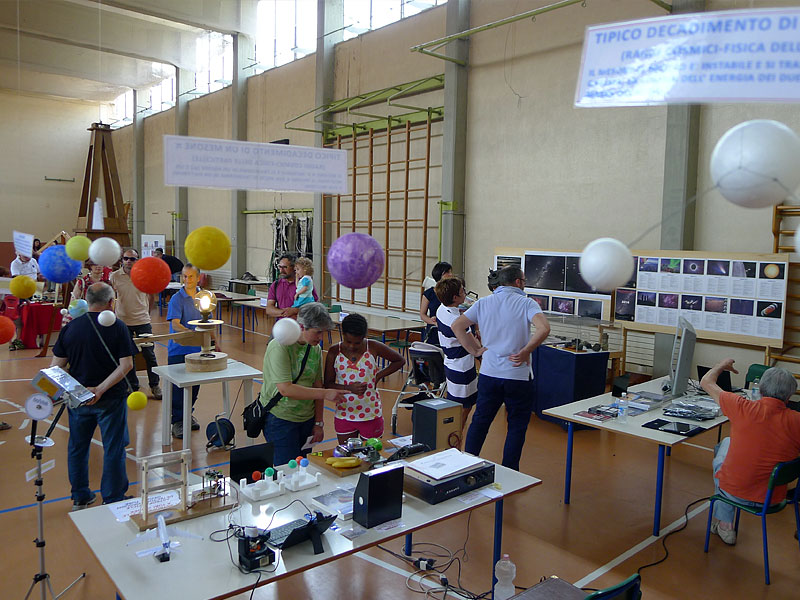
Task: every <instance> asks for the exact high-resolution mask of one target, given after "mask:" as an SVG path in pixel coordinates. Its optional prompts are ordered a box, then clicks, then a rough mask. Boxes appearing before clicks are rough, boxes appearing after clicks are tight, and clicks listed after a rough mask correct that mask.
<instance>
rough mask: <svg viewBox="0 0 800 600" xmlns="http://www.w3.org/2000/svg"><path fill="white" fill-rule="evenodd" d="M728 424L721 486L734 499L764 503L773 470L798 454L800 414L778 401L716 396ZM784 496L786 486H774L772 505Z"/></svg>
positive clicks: (730, 394)
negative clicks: (729, 440) (729, 434)
mask: <svg viewBox="0 0 800 600" xmlns="http://www.w3.org/2000/svg"><path fill="white" fill-rule="evenodd" d="M719 405H720V407H721V408H722V412H723V413H725V416H727V417H728V419H730V422H731V436H730V437H731V445H730V448H729V449H728V455H727V457H726V458H725V462H724V463H723V464H722V467H721V468H720V470H719V472H718V473H717V477H719V485H720V487H721V488H722V489H723V490H725V491H726V492H728V493H729V494H733V495H734V496H738V497H739V498H743V499H744V500H750V501H751V502H764V496H765V494H766V492H767V484H768V483H769V477H770V475H771V474H772V469H774V468H775V465H776V464H778V463H779V462H785V461H787V460H794V459H795V458H797V457H798V455H800V412H796V411H793V410H791V409H790V408H788V407H787V406H786V404H784V403H783V402H782V401H780V400H778V399H777V398H762V399H761V400H759V401H757V402H753V401H751V400H748V399H746V398H742V397H741V396H739V395H738V394H734V393H732V392H722V393H721V394H720V397H719ZM785 497H786V486H785V485H783V486H780V487H776V488H775V491H774V492H773V494H772V503H773V504H774V503H777V502H780V501H781V500H783V499H784V498H785Z"/></svg>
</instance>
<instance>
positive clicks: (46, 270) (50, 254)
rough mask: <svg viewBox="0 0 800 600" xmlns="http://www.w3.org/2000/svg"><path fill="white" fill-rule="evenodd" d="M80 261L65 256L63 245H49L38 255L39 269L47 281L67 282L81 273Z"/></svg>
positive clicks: (65, 251)
mask: <svg viewBox="0 0 800 600" xmlns="http://www.w3.org/2000/svg"><path fill="white" fill-rule="evenodd" d="M81 267H82V264H81V261H79V260H73V259H71V258H70V257H69V256H67V250H66V248H65V247H64V246H60V245H59V246H50V247H49V248H48V249H47V250H45V251H44V252H42V255H41V256H40V257H39V269H40V270H41V271H42V275H44V278H45V279H47V281H52V282H53V283H67V282H68V281H72V280H73V279H75V278H76V277H77V276H78V275H80V274H81Z"/></svg>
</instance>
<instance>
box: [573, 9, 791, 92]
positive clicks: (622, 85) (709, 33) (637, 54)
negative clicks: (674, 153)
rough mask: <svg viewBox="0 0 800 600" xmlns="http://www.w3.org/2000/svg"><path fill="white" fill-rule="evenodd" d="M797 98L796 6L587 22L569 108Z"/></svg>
mask: <svg viewBox="0 0 800 600" xmlns="http://www.w3.org/2000/svg"><path fill="white" fill-rule="evenodd" d="M798 101H800V8H786V9H762V10H732V11H721V12H708V13H693V14H687V15H676V16H668V17H659V18H654V19H644V20H640V21H627V22H624V23H613V24H609V25H599V26H596V27H587V29H586V36H585V38H584V43H583V57H582V59H581V72H580V77H579V79H578V89H577V91H576V93H575V105H576V106H579V107H598V106H632V105H647V104H663V103H681V102H683V103H686V102H798Z"/></svg>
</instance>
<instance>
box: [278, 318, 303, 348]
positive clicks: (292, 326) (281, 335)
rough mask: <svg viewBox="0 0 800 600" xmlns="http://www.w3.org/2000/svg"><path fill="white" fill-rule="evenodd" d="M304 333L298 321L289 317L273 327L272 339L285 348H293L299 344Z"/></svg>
mask: <svg viewBox="0 0 800 600" xmlns="http://www.w3.org/2000/svg"><path fill="white" fill-rule="evenodd" d="M302 333H303V332H302V331H301V330H300V325H298V324H297V321H295V320H294V319H290V318H288V317H287V318H283V319H281V320H280V321H278V322H277V323H275V325H274V326H273V327H272V337H273V338H275V339H276V340H278V343H279V344H281V345H283V346H291V345H292V344H295V343H297V340H299V339H300V335H301V334H302Z"/></svg>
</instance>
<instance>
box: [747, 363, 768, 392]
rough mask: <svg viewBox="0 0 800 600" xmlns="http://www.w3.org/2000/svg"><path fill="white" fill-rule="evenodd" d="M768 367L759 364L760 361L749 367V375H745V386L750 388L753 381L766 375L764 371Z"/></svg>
mask: <svg viewBox="0 0 800 600" xmlns="http://www.w3.org/2000/svg"><path fill="white" fill-rule="evenodd" d="M767 369H769V367H768V366H767V365H759V364H758V363H753V364H752V365H750V367H748V369H747V375H745V377H744V387H745V388H749V387H750V384H751V383H753V382H754V381H755V380H756V379H760V378H761V377H763V376H764V372H765V371H766V370H767Z"/></svg>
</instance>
